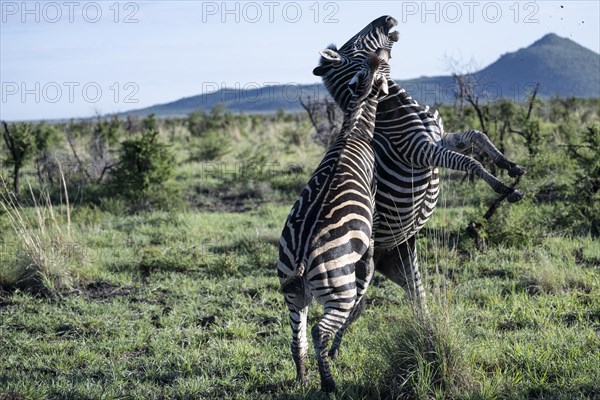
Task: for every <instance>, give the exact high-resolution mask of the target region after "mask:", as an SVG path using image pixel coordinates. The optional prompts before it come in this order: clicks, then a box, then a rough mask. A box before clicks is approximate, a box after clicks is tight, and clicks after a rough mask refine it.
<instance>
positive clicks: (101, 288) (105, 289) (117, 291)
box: [81, 281, 135, 300]
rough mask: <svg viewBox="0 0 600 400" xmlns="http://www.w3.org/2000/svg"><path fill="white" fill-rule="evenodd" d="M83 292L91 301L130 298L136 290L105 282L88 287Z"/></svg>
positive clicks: (93, 283) (94, 283)
mask: <svg viewBox="0 0 600 400" xmlns="http://www.w3.org/2000/svg"><path fill="white" fill-rule="evenodd" d="M81 291H82V293H84V295H85V296H86V297H87V298H88V299H90V300H104V299H112V298H115V297H121V296H128V295H130V294H132V293H133V292H134V291H135V289H134V288H131V287H122V286H118V285H114V284H112V283H108V282H104V281H98V282H92V283H90V284H88V285H86V286H85V287H83V288H82V289H81Z"/></svg>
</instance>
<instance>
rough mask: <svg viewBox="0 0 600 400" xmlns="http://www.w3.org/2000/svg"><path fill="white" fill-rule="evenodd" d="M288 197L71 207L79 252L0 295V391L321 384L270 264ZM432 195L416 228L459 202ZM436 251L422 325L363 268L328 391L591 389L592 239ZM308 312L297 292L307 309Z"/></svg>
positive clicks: (255, 394)
mask: <svg viewBox="0 0 600 400" xmlns="http://www.w3.org/2000/svg"><path fill="white" fill-rule="evenodd" d="M288 208H289V206H288V205H282V206H273V205H271V206H266V207H262V208H259V209H257V210H255V211H252V212H246V213H202V212H190V213H166V212H154V213H147V214H140V215H135V216H128V217H115V216H111V215H110V214H106V213H103V212H101V211H93V210H92V211H90V210H84V209H82V210H77V209H76V210H75V211H74V213H73V223H74V229H75V230H76V231H77V232H78V238H79V239H78V240H79V242H78V244H79V246H80V248H81V249H83V250H84V251H85V252H86V254H87V255H88V256H89V259H90V260H91V262H92V264H94V265H95V266H96V268H95V270H94V271H93V272H92V273H91V274H88V275H87V277H86V279H84V280H82V281H81V283H80V285H79V286H76V287H75V288H74V289H73V290H71V291H69V292H63V293H61V294H60V295H58V296H53V297H36V296H34V295H31V294H28V293H27V292H23V291H17V292H14V293H3V294H2V295H1V297H0V317H1V318H0V321H1V322H0V337H2V347H3V351H2V353H3V354H4V355H5V356H4V357H2V359H1V361H0V393H4V398H17V399H20V398H24V399H28V398H32V399H44V398H48V399H70V398H72V399H86V398H89V399H101V398H149V399H153V398H155V399H162V398H167V399H171V398H173V399H198V398H200V399H203V398H206V399H213V398H231V399H238V398H242V399H244V398H245V399H256V398H264V399H270V398H290V399H305V398H307V399H312V398H315V399H316V398H324V397H323V396H322V395H321V394H320V393H319V392H318V383H319V380H318V371H317V368H316V362H315V360H314V356H313V354H312V352H311V353H309V354H310V363H309V378H310V384H309V386H308V387H307V388H305V389H301V388H300V387H298V386H296V385H295V384H293V382H292V378H293V375H294V367H293V363H292V360H291V356H290V354H289V353H290V352H289V341H290V329H289V327H288V322H287V318H288V317H287V311H286V308H285V305H284V302H283V297H282V296H281V294H280V293H279V284H278V281H277V279H276V277H275V270H274V263H275V261H276V256H277V254H276V241H277V239H278V235H279V231H280V229H281V222H282V221H283V220H284V218H285V215H286V213H287V212H288ZM439 211H441V212H440V213H439V218H436V220H435V221H432V226H435V227H436V228H435V229H436V230H438V231H439V232H440V233H443V230H444V228H443V225H442V224H443V221H444V220H445V219H447V217H448V216H453V217H452V218H450V219H451V220H452V221H454V223H456V218H455V216H456V215H458V214H460V212H459V211H458V210H455V209H447V210H445V209H440V210H439ZM457 212H458V214H456V213H457ZM94 213H98V215H93V214H94ZM78 215H79V216H85V218H82V220H83V222H82V223H79V222H78V218H77V216H78ZM432 236H433V234H432ZM207 238H210V240H207ZM429 239H432V238H429ZM444 251H445V252H447V253H449V254H453V256H452V257H448V258H445V257H444V264H445V267H444V268H442V269H443V271H442V272H441V273H436V272H435V270H436V268H435V265H433V264H430V263H429V261H427V262H425V265H424V266H423V267H424V268H425V269H426V270H427V273H426V275H427V279H428V281H429V282H430V284H431V285H433V286H431V285H430V287H429V290H428V291H429V293H430V297H429V302H430V305H431V307H432V315H433V318H432V320H433V323H432V325H429V324H421V325H419V324H416V322H415V321H416V320H415V318H414V316H413V314H412V309H411V307H410V305H409V304H408V303H407V301H406V299H405V297H404V294H403V292H402V291H401V290H400V289H399V288H397V287H395V286H394V285H393V284H392V283H390V282H388V281H386V280H385V279H383V278H381V277H377V278H376V279H375V282H374V284H373V286H372V288H371V289H370V290H369V293H368V295H367V297H368V301H369V306H368V308H367V310H366V311H365V313H364V315H363V316H362V318H361V319H360V320H359V321H357V322H356V324H355V325H354V326H353V327H352V328H351V329H350V331H349V332H348V334H347V335H346V340H345V342H344V344H343V347H342V352H341V354H340V357H339V359H338V361H337V362H336V363H335V364H334V366H333V371H334V377H335V378H336V380H337V382H338V386H339V387H340V388H341V391H340V393H339V394H338V396H337V397H338V398H352V399H358V398H364V399H367V398H369V399H370V398H395V397H396V396H400V398H427V396H430V397H431V396H433V397H435V398H440V399H441V398H449V397H452V398H473V399H475V398H477V399H496V398H498V399H509V398H540V399H541V398H544V399H568V398H593V396H594V395H600V388H599V387H598V384H597V382H599V381H600V341H599V340H598V332H599V330H600V312H599V310H600V296H599V295H598V290H599V289H600V287H599V286H600V284H599V280H598V277H599V269H598V264H597V261H598V258H597V257H598V242H597V241H596V240H592V239H587V238H579V239H570V238H557V237H552V238H547V239H544V240H543V241H542V244H541V245H540V246H536V247H533V248H525V249H514V248H494V249H490V250H488V253H487V254H479V255H475V256H473V255H459V254H457V253H456V251H453V250H448V249H446V250H440V254H442V253H443V252H444ZM4 255H6V253H4ZM439 258H442V257H441V256H439ZM2 259H3V260H4V258H2ZM448 271H452V272H451V273H448ZM320 313H321V309H320V307H318V306H316V305H315V306H313V307H312V308H311V312H310V316H309V323H310V324H312V323H314V322H316V321H317V320H318V318H319V316H320ZM0 398H1V397H0Z"/></svg>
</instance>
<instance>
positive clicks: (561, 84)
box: [119, 33, 600, 117]
mask: <svg viewBox="0 0 600 400" xmlns="http://www.w3.org/2000/svg"><path fill="white" fill-rule="evenodd" d="M474 75H477V76H478V77H479V82H481V89H482V90H484V91H487V92H488V93H491V94H490V98H495V97H496V96H502V97H508V98H513V99H522V98H523V96H524V93H525V89H526V88H527V87H533V86H535V84H536V83H538V82H539V83H540V89H539V94H540V95H541V96H546V97H550V96H558V97H586V98H588V97H600V54H597V53H595V52H593V51H591V50H589V49H587V48H585V47H583V46H581V45H579V44H577V43H575V42H574V41H572V40H570V39H566V38H562V37H560V36H558V35H556V34H554V33H549V34H547V35H545V36H544V37H542V38H541V39H539V40H538V41H536V42H535V43H533V44H532V45H530V46H529V47H526V48H523V49H519V50H517V51H515V52H513V53H507V54H504V55H502V56H501V57H500V58H499V59H498V60H497V61H495V62H494V63H492V64H490V65H489V66H487V67H485V68H484V69H482V70H481V71H479V72H476V73H475V74H474ZM396 82H398V83H399V84H401V85H402V86H403V87H405V89H406V90H407V91H408V92H409V93H410V94H411V95H412V96H413V97H414V98H415V99H417V101H419V102H421V103H427V104H431V103H442V102H451V101H452V100H453V89H454V87H455V86H454V83H453V80H452V77H451V76H436V77H420V78H415V79H406V80H396ZM325 96H327V92H326V91H325V88H324V87H323V85H322V84H317V83H315V84H309V85H293V84H289V85H275V86H265V87H262V88H248V89H243V88H242V89H229V88H225V89H221V90H218V91H215V92H212V93H204V94H200V95H197V96H192V97H186V98H182V99H180V100H177V101H173V102H170V103H165V104H158V105H155V106H152V107H147V108H143V109H139V110H132V111H128V112H124V113H121V114H119V115H138V116H144V115H149V114H152V113H154V114H156V115H157V116H159V117H168V116H184V115H187V114H189V113H190V112H192V111H195V110H204V111H210V110H211V109H213V108H214V107H215V106H216V105H218V104H220V103H223V104H224V106H225V107H226V108H227V109H228V110H230V111H232V112H245V113H270V112H276V111H277V110H278V109H283V110H285V111H288V112H294V111H300V110H302V106H301V104H300V102H299V99H300V98H303V99H306V98H308V97H311V98H313V99H314V98H324V97H325Z"/></svg>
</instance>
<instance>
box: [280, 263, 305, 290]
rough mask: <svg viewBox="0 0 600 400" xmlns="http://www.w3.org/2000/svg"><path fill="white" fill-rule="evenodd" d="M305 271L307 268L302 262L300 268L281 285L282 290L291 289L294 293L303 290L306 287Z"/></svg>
mask: <svg viewBox="0 0 600 400" xmlns="http://www.w3.org/2000/svg"><path fill="white" fill-rule="evenodd" d="M304 270H305V266H304V262H303V261H302V262H300V265H299V266H298V268H296V269H295V270H294V272H292V273H291V274H290V276H288V277H287V278H286V280H285V281H283V283H282V284H281V290H282V291H286V290H288V289H291V290H292V291H297V290H298V289H301V288H302V287H303V286H304Z"/></svg>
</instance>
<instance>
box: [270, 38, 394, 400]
mask: <svg viewBox="0 0 600 400" xmlns="http://www.w3.org/2000/svg"><path fill="white" fill-rule="evenodd" d="M388 57H389V56H388V53H387V51H386V50H380V51H378V52H377V53H369V54H368V57H366V58H363V59H362V60H361V61H360V62H358V61H357V64H358V65H360V67H359V69H357V72H356V73H355V74H354V76H353V77H352V78H351V79H349V82H348V83H347V85H348V90H349V91H350V93H352V95H351V96H350V99H349V101H348V103H347V107H346V108H345V113H344V122H343V124H342V129H341V131H340V133H339V134H338V137H337V139H336V141H335V142H334V144H333V145H332V146H331V148H330V149H329V150H328V151H327V153H326V155H325V157H324V158H323V160H322V161H321V163H320V164H319V166H318V167H317V169H316V170H315V172H314V173H313V174H312V176H311V178H310V180H309V182H308V184H307V185H306V187H305V188H304V190H303V191H302V192H301V194H300V197H299V198H298V200H297V201H296V203H295V204H294V206H293V207H292V210H291V211H290V213H289V215H288V217H287V220H286V222H285V225H284V228H283V231H282V233H281V238H280V241H279V261H278V263H277V271H278V277H279V280H280V283H281V287H282V292H283V294H284V298H285V302H286V305H287V307H288V309H289V313H290V325H291V328H292V345H291V350H292V357H293V359H294V362H295V364H296V379H297V380H298V381H300V383H301V384H302V385H305V384H306V382H307V381H306V366H305V360H306V356H307V348H308V342H307V338H306V325H307V315H308V306H309V304H310V303H311V302H312V299H313V297H314V299H315V300H317V301H318V302H319V303H320V304H321V305H322V306H323V307H324V314H323V317H322V318H321V320H320V321H319V322H318V323H317V324H316V325H315V326H314V327H313V328H312V331H311V334H312V339H313V345H314V348H315V353H316V355H317V361H318V365H319V373H320V376H321V390H322V391H324V392H333V391H335V390H336V387H335V382H334V380H333V378H332V376H331V371H330V368H329V361H328V353H327V345H328V342H329V340H330V338H331V336H332V335H333V334H335V333H336V332H338V331H340V330H343V329H345V327H346V326H347V325H348V324H349V323H350V322H349V321H350V320H351V318H353V316H354V315H356V314H357V312H356V307H355V306H356V305H358V304H360V303H361V299H362V297H363V295H364V293H365V291H366V290H367V287H368V286H369V282H370V280H371V277H372V275H373V271H374V266H373V260H372V257H373V238H372V233H373V231H374V226H375V229H376V224H377V217H376V216H374V215H373V213H374V208H375V191H376V183H375V180H374V169H375V156H374V153H373V149H372V147H371V140H372V139H373V130H374V128H375V110H376V108H377V102H378V99H379V97H380V96H385V95H387V92H388V89H387V82H388V79H389V66H388V65H387V58H388ZM338 62H341V60H338Z"/></svg>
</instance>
